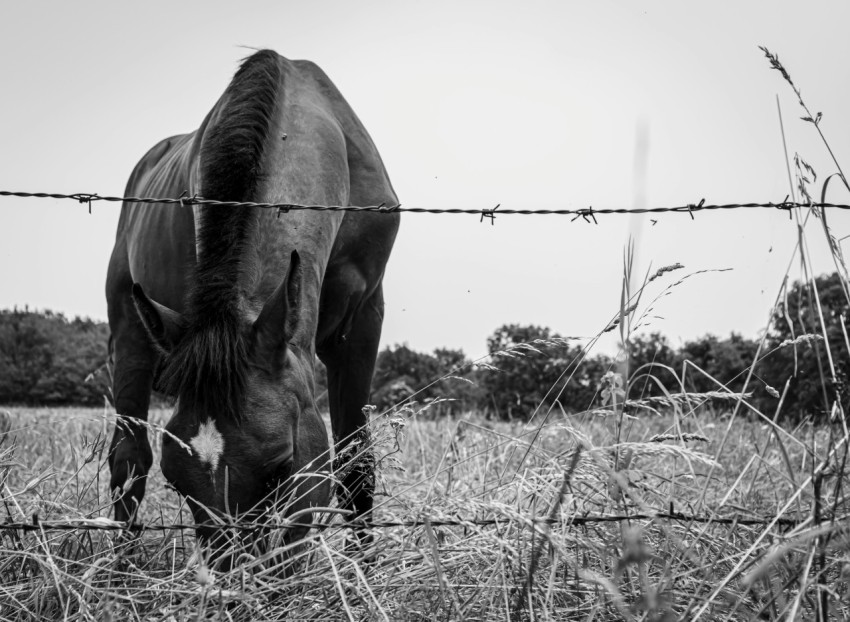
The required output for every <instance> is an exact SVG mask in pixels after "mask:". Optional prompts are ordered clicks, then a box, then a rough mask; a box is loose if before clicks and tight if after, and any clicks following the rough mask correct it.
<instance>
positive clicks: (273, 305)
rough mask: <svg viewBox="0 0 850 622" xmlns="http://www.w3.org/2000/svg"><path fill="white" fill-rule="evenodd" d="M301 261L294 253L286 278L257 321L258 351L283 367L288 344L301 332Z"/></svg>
mask: <svg viewBox="0 0 850 622" xmlns="http://www.w3.org/2000/svg"><path fill="white" fill-rule="evenodd" d="M301 280H302V270H301V258H300V257H299V256H298V251H292V255H291V257H290V259H289V270H287V272H286V278H284V279H283V282H282V283H281V284H280V285H278V287H277V289H276V290H274V293H273V294H272V295H271V296H270V297H269V299H268V300H267V301H266V304H265V305H263V310H262V311H260V315H259V316H258V317H257V319H256V320H255V321H254V326H253V337H254V348H255V349H256V352H257V353H258V354H259V355H260V356H261V357H263V358H266V359H267V360H268V361H270V362H272V363H282V362H283V354H284V353H285V352H286V344H287V343H289V340H290V339H292V337H293V336H294V335H295V332H296V331H297V330H298V324H299V320H300V317H301Z"/></svg>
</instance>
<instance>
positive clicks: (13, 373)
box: [0, 309, 109, 406]
mask: <svg viewBox="0 0 850 622" xmlns="http://www.w3.org/2000/svg"><path fill="white" fill-rule="evenodd" d="M108 339H109V327H108V326H107V325H106V324H105V323H103V322H95V321H93V320H90V319H87V318H85V319H84V318H78V317H75V318H74V319H70V320H69V319H68V318H66V317H65V316H64V315H63V314H61V313H53V312H51V311H40V312H38V311H30V310H29V309H12V310H0V403H3V404H25V405H33V406H36V405H45V406H60V405H88V406H98V405H102V404H103V398H104V392H105V391H107V387H106V384H105V383H104V382H103V381H102V380H100V375H99V374H98V373H97V372H98V370H99V369H100V368H101V367H102V366H103V365H104V364H105V363H106V358H107V351H106V348H107V341H108ZM89 376H92V378H91V379H90V380H89V381H88V382H86V379H87V378H88V377H89Z"/></svg>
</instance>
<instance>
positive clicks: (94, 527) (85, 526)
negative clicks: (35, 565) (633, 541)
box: [0, 512, 843, 532]
mask: <svg viewBox="0 0 850 622" xmlns="http://www.w3.org/2000/svg"><path fill="white" fill-rule="evenodd" d="M630 520H674V521H679V522H686V523H712V524H718V525H748V526H757V525H779V526H784V527H796V526H799V525H801V524H803V523H805V522H807V521H808V520H809V519H808V518H805V519H796V518H787V517H773V518H767V517H758V518H747V517H742V516H731V517H718V516H697V515H690V514H683V513H681V512H659V513H642V514H583V515H577V516H570V517H569V518H563V519H560V518H546V517H540V518H524V519H516V518H483V519H482V518H456V519H432V518H427V517H423V518H418V519H413V520H401V521H371V522H366V521H362V520H361V521H349V522H346V523H304V522H298V521H286V520H284V521H283V522H281V523H263V522H250V523H206V524H189V523H170V524H153V525H145V524H142V523H132V524H128V523H126V522H123V521H114V520H110V519H108V518H94V519H77V520H69V519H64V520H59V521H49V520H40V519H39V518H38V516H37V515H34V516H33V519H32V522H9V521H7V522H4V523H0V531H24V532H26V531H132V532H145V531H147V532H166V531H185V530H189V529H197V528H199V527H203V528H211V529H218V530H241V531H262V530H266V531H279V530H284V529H292V528H295V527H300V528H309V529H329V528H333V529H393V528H402V529H411V528H415V527H424V526H425V525H430V526H431V527H497V526H503V525H510V524H512V523H516V522H522V523H525V524H528V523H531V524H535V525H556V524H565V525H585V524H589V523H614V522H625V521H630ZM836 520H839V519H836ZM842 520H843V519H842Z"/></svg>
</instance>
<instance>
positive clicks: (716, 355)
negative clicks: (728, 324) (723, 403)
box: [679, 333, 758, 393]
mask: <svg viewBox="0 0 850 622" xmlns="http://www.w3.org/2000/svg"><path fill="white" fill-rule="evenodd" d="M757 348H758V343H757V342H756V341H754V340H752V339H747V338H745V337H743V336H742V335H739V334H738V333H732V334H731V335H729V338H728V339H723V340H720V339H718V338H717V337H715V336H714V335H705V336H704V337H700V338H699V339H696V340H694V341H687V342H685V345H684V346H682V349H681V351H680V354H679V358H680V359H681V360H682V361H689V362H690V363H692V364H693V365H687V366H686V368H685V369H686V372H685V379H686V382H685V388H686V389H687V390H689V391H698V392H700V393H705V392H707V391H720V390H722V387H721V386H720V385H718V384H717V383H716V382H713V381H712V380H711V378H709V377H708V376H706V374H708V375H710V376H711V377H713V378H715V379H716V380H717V381H719V382H721V383H723V384H724V385H726V386H727V387H728V388H729V389H730V390H732V391H734V392H739V391H741V390H742V389H743V388H744V380H746V378H747V371H748V370H749V369H750V367H751V366H752V364H753V360H754V356H755V353H756V349H757ZM680 367H681V365H680ZM694 367H698V368H699V370H702V371H704V372H705V374H703V373H701V372H700V371H699V370H698V369H694Z"/></svg>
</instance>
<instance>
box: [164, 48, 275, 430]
mask: <svg viewBox="0 0 850 622" xmlns="http://www.w3.org/2000/svg"><path fill="white" fill-rule="evenodd" d="M281 79H282V74H281V69H280V63H279V57H278V56H277V54H276V53H275V52H272V51H270V50H261V51H259V52H256V53H255V54H253V55H251V56H249V57H248V58H246V59H245V60H244V61H243V62H242V64H241V65H240V67H239V69H238V70H237V72H236V74H235V75H234V77H233V80H232V81H231V82H230V85H229V86H228V87H227V90H226V91H225V93H224V96H223V98H222V109H221V111H220V114H219V117H218V121H217V122H216V123H215V124H214V125H213V126H212V127H211V128H210V129H209V130H208V131H207V132H206V134H205V135H204V136H203V144H202V146H201V151H200V158H201V190H202V193H203V196H204V198H207V199H216V200H218V201H239V202H243V201H253V200H255V195H256V191H257V187H258V185H259V182H260V181H261V180H262V176H263V154H264V151H265V146H266V141H267V137H268V135H269V131H270V129H271V124H272V117H273V113H274V111H275V108H276V106H277V98H278V93H279V91H280V85H281ZM257 219H258V211H257V209H256V208H250V209H246V208H232V207H225V206H211V205H208V206H204V207H203V208H202V209H201V214H200V226H199V228H198V231H196V232H195V235H196V237H197V241H198V246H199V248H200V249H201V252H200V253H199V256H198V257H197V260H196V262H195V266H194V269H193V272H192V275H191V279H190V286H189V288H188V292H187V297H186V311H185V313H184V318H185V325H186V330H185V332H184V334H183V337H182V338H181V339H180V341H179V342H178V343H177V344H176V345H175V347H174V349H173V350H172V352H171V353H170V354H169V356H168V357H167V360H166V361H165V366H164V368H163V371H162V376H161V384H162V386H163V388H164V390H165V391H166V392H167V393H169V394H171V395H176V396H178V398H179V399H180V402H181V404H185V405H186V406H189V407H192V408H193V409H197V410H199V411H200V412H201V414H202V416H206V417H215V416H216V415H223V416H225V417H229V418H231V419H233V420H238V419H239V415H240V412H241V410H242V404H243V402H244V396H245V387H246V377H247V363H248V361H247V358H248V350H247V344H246V343H245V337H244V336H243V334H242V317H243V315H242V310H241V293H240V283H243V282H244V277H245V273H246V269H247V268H246V266H245V256H246V249H247V247H248V245H249V244H250V243H251V239H252V235H251V234H252V232H253V231H254V230H255V229H256V227H257Z"/></svg>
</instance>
